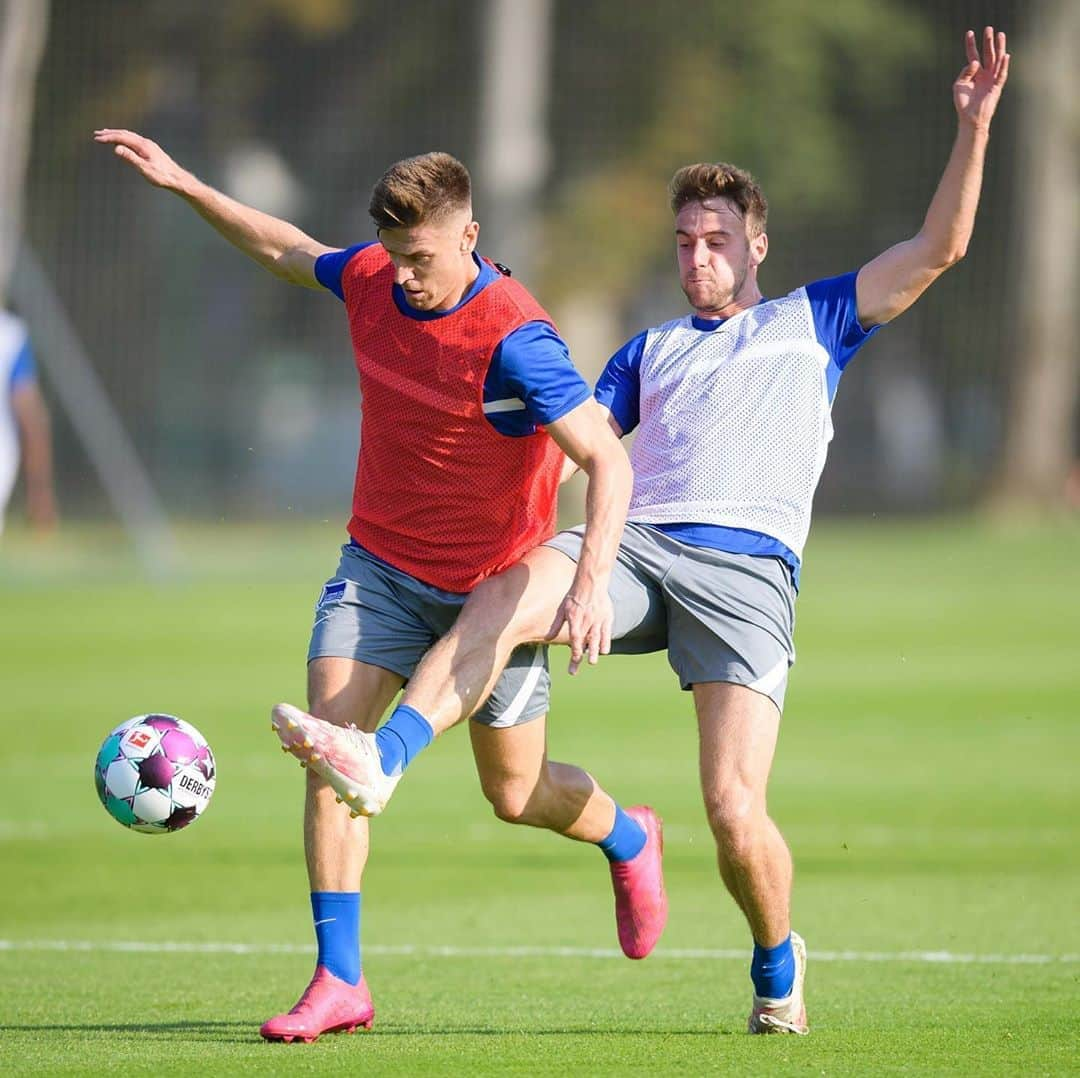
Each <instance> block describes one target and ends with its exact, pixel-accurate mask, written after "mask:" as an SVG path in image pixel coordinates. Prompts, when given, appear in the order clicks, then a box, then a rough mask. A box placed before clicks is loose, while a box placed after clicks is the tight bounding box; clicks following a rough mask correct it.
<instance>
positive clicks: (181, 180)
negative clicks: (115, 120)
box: [94, 128, 337, 288]
mask: <svg viewBox="0 0 1080 1078" xmlns="http://www.w3.org/2000/svg"><path fill="white" fill-rule="evenodd" d="M94 141H95V142H101V143H104V144H106V145H108V146H112V147H113V150H114V152H115V153H116V156H117V157H119V158H120V159H121V160H123V161H126V162H127V163H128V164H129V165H130V166H131V167H132V168H133V169H135V171H136V172H138V173H139V175H140V176H142V177H143V179H145V180H146V181H147V183H151V184H153V185H154V186H155V187H161V188H163V189H164V190H166V191H172V192H173V194H176V195H179V196H180V197H181V198H182V199H184V200H185V201H186V202H188V203H190V204H191V206H192V207H193V208H194V209H195V211H196V212H197V213H198V214H199V215H200V216H201V217H202V218H204V219H205V220H206V221H208V222H209V223H210V224H211V225H213V226H214V228H215V229H217V231H218V232H220V233H221V234H222V235H223V236H224V237H225V239H227V240H228V241H229V242H230V243H231V244H232V245H233V246H234V247H238V248H239V249H240V250H241V251H243V252H244V254H246V255H248V256H249V257H251V258H253V259H254V260H255V261H256V262H258V263H259V265H260V266H263V267H265V268H266V269H268V270H269V271H270V272H271V273H273V274H274V275H275V276H276V277H280V278H282V279H283V280H285V281H289V282H290V283H291V284H299V285H303V286H304V287H305V288H317V287H319V282H318V281H317V280H316V279H315V260H316V259H317V258H318V257H319V255H321V254H326V253H327V252H328V251H334V250H337V248H335V247H327V246H325V245H324V244H321V243H319V242H317V241H316V240H313V239H312V238H311V237H310V236H309V235H307V233H306V232H302V231H301V230H300V229H299V228H297V227H296V226H295V225H291V224H289V222H288V221H282V220H280V219H279V218H277V217H271V216H270V214H268V213H263V212H262V211H260V210H256V209H253V208H252V207H251V206H245V205H244V204H243V203H241V202H237V201H236V200H235V199H232V198H229V197H228V195H223V194H222V193H221V192H220V191H217V190H215V189H214V188H213V187H211V186H210V185H209V184H205V183H203V182H202V180H200V179H199V178H198V177H197V176H195V175H193V174H192V173H190V172H188V171H187V169H184V168H181V167H180V165H178V164H177V163H176V162H175V161H174V160H173V159H172V158H171V157H170V156H169V155H168V154H167V153H166V152H165V151H164V150H163V149H162V148H161V147H160V146H159V145H158V144H157V143H156V142H153V141H152V140H151V139H148V138H144V137H143V136H142V135H138V134H136V133H135V132H134V131H123V130H114V129H112V128H105V129H102V130H100V131H95V132H94Z"/></svg>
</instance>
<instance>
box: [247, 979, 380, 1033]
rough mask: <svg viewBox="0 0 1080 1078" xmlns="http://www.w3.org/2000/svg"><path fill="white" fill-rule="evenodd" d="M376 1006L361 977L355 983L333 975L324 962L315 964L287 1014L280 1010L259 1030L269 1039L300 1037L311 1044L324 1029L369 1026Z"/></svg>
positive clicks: (345, 1030)
mask: <svg viewBox="0 0 1080 1078" xmlns="http://www.w3.org/2000/svg"><path fill="white" fill-rule="evenodd" d="M374 1020H375V1007H374V1006H373V1005H372V1002H371V993H370V992H369V991H368V988H367V983H366V982H365V981H364V978H363V977H361V978H360V983H359V984H357V985H352V984H348V983H347V982H346V981H343V980H341V979H340V978H339V977H335V976H334V975H333V974H332V973H331V972H330V971H329V970H328V969H327V968H326V967H325V966H316V967H315V976H314V977H312V978H311V984H309V985H308V986H307V988H305V989H304V994H303V995H302V996H301V997H300V999H299V1000H298V1001H297V1003H296V1006H295V1007H293V1009H292V1010H291V1011H289V1013H288V1014H279V1015H278V1016H277V1017H276V1018H271V1019H270V1021H269V1022H265V1023H263V1026H262V1028H261V1029H260V1030H259V1032H260V1033H261V1034H262V1035H263V1037H265V1038H266V1040H268V1041H284V1042H285V1043H286V1044H291V1043H292V1042H293V1041H303V1042H304V1043H305V1044H311V1043H312V1041H317V1040H318V1039H319V1037H320V1036H321V1035H322V1034H323V1033H354V1032H356V1029H357V1027H362V1028H364V1029H371V1023H372V1022H373V1021H374Z"/></svg>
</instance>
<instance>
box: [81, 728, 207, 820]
mask: <svg viewBox="0 0 1080 1078" xmlns="http://www.w3.org/2000/svg"><path fill="white" fill-rule="evenodd" d="M215 774H216V771H215V767H214V754H213V753H212V752H211V751H210V746H209V745H208V744H207V743H206V738H204V737H203V736H202V734H200V733H199V731H198V730H196V729H195V727H194V726H192V725H191V723H189V722H184V720H183V719H178V718H176V717H175V716H173V715H136V716H135V718H133V719H128V720H127V722H122V723H121V724H120V725H119V726H117V727H116V729H115V730H112V731H110V733H109V736H108V737H107V738H105V741H104V742H103V743H102V746H101V748H100V749H99V750H98V754H97V759H96V760H95V761H94V785H95V786H96V787H97V793H98V797H99V798H101V803H102V804H103V805H104V806H105V811H106V812H108V814H109V815H110V816H112V818H113V819H114V820H118V821H119V822H120V823H122V824H123V825H124V826H125V827H130V828H131V829H132V830H133V831H142V832H143V833H144V834H147V835H163V834H166V833H167V832H169V831H179V830H180V828H182V827H187V825H188V824H189V823H191V822H192V820H194V819H196V818H197V817H198V816H199V815H200V814H201V813H202V811H203V809H205V808H206V806H207V805H208V804H209V803H210V795H211V794H212V793H213V792H214V779H215Z"/></svg>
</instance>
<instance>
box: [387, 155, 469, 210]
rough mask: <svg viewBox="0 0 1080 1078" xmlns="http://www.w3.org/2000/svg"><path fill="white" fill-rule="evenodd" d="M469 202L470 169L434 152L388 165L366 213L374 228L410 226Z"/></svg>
mask: <svg viewBox="0 0 1080 1078" xmlns="http://www.w3.org/2000/svg"><path fill="white" fill-rule="evenodd" d="M471 205H472V181H471V179H470V178H469V170H468V169H467V168H466V167H465V166H464V165H463V164H462V163H461V162H460V161H459V160H458V159H457V158H456V157H452V156H451V155H450V154H448V153H438V152H435V153H425V154H420V155H419V156H417V157H406V158H405V160H403V161H398V162H397V163H396V164H393V165H391V166H390V167H389V168H388V169H387V170H386V172H385V173H383V177H382V179H381V180H379V182H378V183H377V184H375V187H374V188H373V189H372V192H371V201H370V202H369V203H368V213H370V214H371V218H372V220H373V221H374V222H375V226H376V227H377V228H413V227H415V226H416V225H419V224H422V223H425V222H428V221H433V220H438V219H439V218H441V217H445V216H446V215H447V214H449V213H453V212H454V211H455V210H465V209H469V208H470V207H471Z"/></svg>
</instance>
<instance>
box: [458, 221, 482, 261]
mask: <svg viewBox="0 0 1080 1078" xmlns="http://www.w3.org/2000/svg"><path fill="white" fill-rule="evenodd" d="M479 235H480V223H479V221H470V222H469V223H468V224H467V225H466V226H465V230H464V232H462V234H461V253H462V254H467V253H468V252H470V251H472V250H474V249H475V248H476V237H477V236H479Z"/></svg>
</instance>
